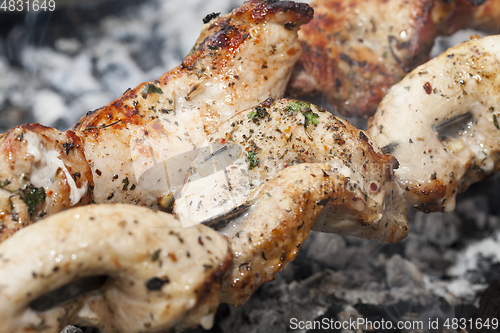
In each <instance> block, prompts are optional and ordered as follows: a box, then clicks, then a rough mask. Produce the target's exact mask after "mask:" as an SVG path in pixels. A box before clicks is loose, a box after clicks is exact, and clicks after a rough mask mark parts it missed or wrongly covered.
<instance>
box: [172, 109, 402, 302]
mask: <svg viewBox="0 0 500 333" xmlns="http://www.w3.org/2000/svg"><path fill="white" fill-rule="evenodd" d="M394 168H397V161H396V160H395V159H394V158H393V157H392V156H391V155H389V154H387V155H383V154H382V153H381V152H380V149H379V148H378V147H377V146H376V145H375V144H373V143H372V142H370V139H369V138H368V137H367V136H366V135H365V133H364V132H363V131H360V130H358V129H356V128H354V127H353V126H352V125H350V124H349V123H348V122H346V121H344V120H341V119H339V118H336V117H334V116H333V115H332V114H331V113H329V112H327V111H325V110H323V109H321V108H318V107H316V106H314V105H312V104H309V103H305V102H299V101H295V100H290V99H279V100H273V99H268V100H266V101H265V102H263V103H261V104H260V105H258V106H256V107H254V108H250V109H248V110H245V111H242V112H240V113H238V114H237V115H236V116H234V117H232V118H230V119H229V121H228V122H226V123H225V124H223V125H221V126H220V127H219V128H218V129H217V131H216V132H215V133H214V134H212V135H211V136H210V137H209V142H208V144H207V149H205V150H201V151H200V152H199V155H198V156H197V157H196V158H195V160H194V161H193V163H192V165H191V170H190V173H189V174H188V177H186V183H185V184H184V186H183V188H182V190H181V191H180V193H179V194H178V196H177V197H176V201H175V206H174V212H175V213H176V214H178V215H179V216H180V218H181V220H183V224H184V225H189V224H196V223H207V224H209V225H211V226H212V227H214V228H216V229H217V230H219V232H221V233H222V234H224V235H226V236H227V237H228V238H229V240H230V243H231V248H232V250H233V252H234V254H235V258H234V261H233V265H232V268H231V270H230V271H231V273H230V276H229V277H227V278H225V279H224V287H223V301H225V302H228V303H231V304H233V305H241V304H242V303H244V302H245V301H246V300H247V299H248V297H249V296H250V295H251V294H252V293H253V292H254V291H255V290H256V289H257V287H258V286H259V285H260V284H262V283H263V282H265V281H270V280H272V279H273V278H274V274H275V273H277V272H279V271H281V270H282V269H283V268H284V266H285V264H286V263H287V262H289V261H292V260H293V259H294V258H295V256H296V254H297V251H298V249H299V247H300V245H301V244H302V242H303V241H304V240H305V238H306V237H307V235H308V233H309V230H310V229H311V227H312V228H313V229H316V230H319V231H325V232H336V233H342V234H346V235H353V236H358V237H364V238H375V239H378V240H381V241H388V242H397V241H399V240H401V239H403V238H404V237H405V236H406V235H407V232H408V222H407V219H406V206H405V203H404V202H403V200H402V199H401V198H400V197H398V196H395V195H394V192H393V191H394V190H396V193H397V190H398V187H397V185H396V184H395V182H394V181H393V169H394Z"/></svg>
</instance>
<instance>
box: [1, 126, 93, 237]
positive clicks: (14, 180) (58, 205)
mask: <svg viewBox="0 0 500 333" xmlns="http://www.w3.org/2000/svg"><path fill="white" fill-rule="evenodd" d="M0 155H1V156H2V158H0V242H2V241H3V240H4V239H6V238H7V237H9V236H10V235H12V234H13V233H14V232H16V231H17V230H19V229H21V228H23V227H25V226H27V225H29V224H31V223H32V222H34V221H36V220H38V219H40V218H42V217H43V216H45V215H50V214H53V213H56V212H59V211H61V210H63V209H67V208H69V207H73V206H79V205H85V204H89V203H90V202H91V200H92V193H93V192H92V189H93V186H94V183H93V177H92V171H91V170H90V166H89V165H88V163H87V160H86V159H85V154H84V152H83V149H82V140H81V139H80V138H79V137H78V136H76V135H75V133H73V132H72V131H67V132H65V133H62V132H59V131H57V130H55V129H53V128H49V127H45V126H42V125H38V124H34V125H22V126H19V127H16V128H15V129H13V130H11V131H9V132H7V133H5V134H2V135H1V136H0Z"/></svg>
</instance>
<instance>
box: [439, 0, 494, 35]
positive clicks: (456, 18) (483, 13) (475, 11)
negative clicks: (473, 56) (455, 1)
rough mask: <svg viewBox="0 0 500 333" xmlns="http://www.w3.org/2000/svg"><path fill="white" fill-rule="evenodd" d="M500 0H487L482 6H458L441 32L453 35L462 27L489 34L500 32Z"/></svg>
mask: <svg viewBox="0 0 500 333" xmlns="http://www.w3.org/2000/svg"><path fill="white" fill-rule="evenodd" d="M499 22H500V1H498V0H487V1H486V2H485V3H484V4H482V5H481V6H478V7H475V6H457V7H456V8H455V10H454V11H453V14H452V16H451V17H450V19H449V20H448V21H447V22H446V23H445V24H444V26H443V28H442V29H441V33H442V34H444V35H451V34H453V33H455V32H457V31H458V30H460V29H465V28H471V29H475V30H479V31H483V32H486V33H489V34H498V33H500V23H499Z"/></svg>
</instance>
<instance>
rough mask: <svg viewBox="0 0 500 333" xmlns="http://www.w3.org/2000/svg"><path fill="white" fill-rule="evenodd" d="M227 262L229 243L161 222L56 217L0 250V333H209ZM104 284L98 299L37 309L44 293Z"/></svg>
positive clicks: (138, 216)
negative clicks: (85, 282)
mask: <svg viewBox="0 0 500 333" xmlns="http://www.w3.org/2000/svg"><path fill="white" fill-rule="evenodd" d="M19 249H22V251H20V250H19ZM230 262H231V253H230V250H229V246H228V242H227V240H226V239H225V237H223V236H220V235H219V234H218V233H217V232H216V231H214V230H211V229H210V228H208V227H206V226H203V225H197V226H193V227H190V228H183V227H182V225H181V224H180V222H179V220H177V219H176V218H174V217H173V216H172V215H169V214H167V213H162V212H153V211H152V210H150V209H146V208H143V207H137V206H132V205H122V204H114V205H113V204H109V205H90V206H86V207H79V208H74V209H70V210H67V211H64V212H60V213H58V214H55V215H53V216H51V217H48V218H46V219H44V220H42V221H40V222H38V223H36V224H33V225H31V226H30V227H29V228H25V229H23V230H20V231H19V232H18V233H16V234H15V235H13V236H12V237H11V238H9V239H7V240H6V241H5V242H3V243H2V244H0V275H1V276H2V280H1V281H0V332H5V333H17V332H28V331H36V332H46V333H49V332H59V331H60V330H61V329H62V328H63V327H64V326H65V325H66V324H68V323H71V324H79V325H84V326H88V325H91V326H95V327H98V328H99V329H101V330H102V331H103V332H158V331H160V330H161V331H163V330H167V329H171V328H176V329H185V328H187V327H192V326H196V325H198V324H199V323H200V322H201V323H202V324H204V326H205V327H211V322H212V320H213V316H214V314H215V309H216V308H217V306H218V304H219V298H220V281H221V277H222V275H223V273H224V272H225V271H226V270H227V269H228V267H229V263H230ZM101 275H106V276H108V279H107V281H106V282H105V283H104V286H103V287H102V289H100V290H98V292H94V293H91V294H85V295H80V296H78V297H76V298H75V299H72V300H70V301H68V302H66V303H62V304H58V305H56V306H55V307H54V306H48V307H46V308H43V307H44V306H45V305H44V304H43V302H41V301H40V297H41V296H43V295H45V294H47V293H48V292H50V291H54V290H57V289H58V288H60V287H62V286H64V285H66V284H68V283H70V282H72V281H75V280H78V279H81V278H85V277H88V276H101ZM52 305H53V304H52ZM33 308H35V310H34V309H33ZM40 308H42V309H40ZM36 310H38V311H36Z"/></svg>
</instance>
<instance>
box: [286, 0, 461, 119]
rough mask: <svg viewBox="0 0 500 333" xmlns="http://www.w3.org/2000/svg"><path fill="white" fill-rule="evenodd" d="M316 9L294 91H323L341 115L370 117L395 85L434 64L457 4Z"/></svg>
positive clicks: (395, 0)
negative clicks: (431, 59)
mask: <svg viewBox="0 0 500 333" xmlns="http://www.w3.org/2000/svg"><path fill="white" fill-rule="evenodd" d="M463 1H465V2H467V1H468V0H463ZM311 6H312V7H313V8H314V12H315V16H314V19H313V20H312V21H311V22H310V23H309V24H307V25H305V26H304V27H302V28H301V30H300V31H299V40H300V43H301V45H302V48H303V54H302V57H301V59H300V61H299V64H298V66H297V68H296V69H295V71H294V73H293V75H292V78H291V80H290V83H289V86H288V92H289V93H290V94H291V95H292V96H301V95H305V94H312V93H315V92H320V93H322V94H324V95H325V96H326V97H327V99H328V102H329V103H330V104H331V105H332V106H333V108H334V109H335V110H337V111H338V112H340V113H341V114H343V115H347V116H363V117H368V116H370V115H372V114H373V113H374V112H375V110H376V109H377V106H378V104H379V103H380V101H381V100H382V98H383V97H384V96H385V94H386V93H387V91H388V90H389V88H390V87H391V86H392V85H393V84H394V83H396V82H398V81H399V80H401V79H402V78H403V77H404V76H405V74H406V73H408V72H409V71H410V70H412V69H413V68H415V67H416V66H418V65H420V64H422V63H424V62H425V61H427V60H428V59H429V53H430V50H431V48H432V46H433V44H434V39H435V38H436V36H437V34H438V31H439V30H440V28H441V26H442V25H443V23H444V22H446V20H447V19H448V17H449V16H450V15H451V13H452V11H453V9H454V8H455V6H456V2H455V1H441V0H410V1H407V0H388V1H372V0H356V1H354V0H349V1H344V0H316V1H314V2H312V3H311Z"/></svg>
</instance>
